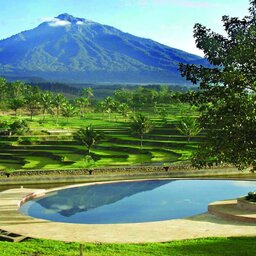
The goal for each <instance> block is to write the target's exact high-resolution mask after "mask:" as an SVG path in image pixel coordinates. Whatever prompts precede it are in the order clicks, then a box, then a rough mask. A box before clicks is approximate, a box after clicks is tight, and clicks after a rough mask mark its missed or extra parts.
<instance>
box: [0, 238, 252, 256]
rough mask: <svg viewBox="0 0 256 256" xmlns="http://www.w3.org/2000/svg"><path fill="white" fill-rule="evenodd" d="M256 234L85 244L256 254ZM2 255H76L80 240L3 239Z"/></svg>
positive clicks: (100, 249) (207, 254) (181, 253)
mask: <svg viewBox="0 0 256 256" xmlns="http://www.w3.org/2000/svg"><path fill="white" fill-rule="evenodd" d="M255 241H256V237H252V238H248V237H241V238H208V239H195V240H185V241H175V242H168V243H147V244H84V255H86V256H87V255H88V256H90V255H91V256H108V255H109V256H115V255H125V256H146V255H155V256H161V255H162V256H164V255H165V256H171V255H172V256H186V255H189V256H253V255H255V250H256V243H255ZM0 255H1V256H20V255H24V256H25V255H27V256H75V255H79V244H78V243H64V242H58V241H50V240H37V239H30V240H27V241H24V242H21V243H9V242H0Z"/></svg>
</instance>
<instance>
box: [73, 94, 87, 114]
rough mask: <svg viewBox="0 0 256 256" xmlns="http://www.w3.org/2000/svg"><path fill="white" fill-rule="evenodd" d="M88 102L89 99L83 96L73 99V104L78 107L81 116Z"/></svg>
mask: <svg viewBox="0 0 256 256" xmlns="http://www.w3.org/2000/svg"><path fill="white" fill-rule="evenodd" d="M89 103H90V102H89V99H88V98H84V97H80V98H77V99H76V100H75V105H76V107H77V108H78V109H79V112H80V116H81V117H84V115H85V109H86V108H87V107H88V106H89Z"/></svg>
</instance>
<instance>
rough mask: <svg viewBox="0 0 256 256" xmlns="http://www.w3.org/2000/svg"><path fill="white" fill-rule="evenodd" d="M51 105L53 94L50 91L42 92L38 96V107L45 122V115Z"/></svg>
mask: <svg viewBox="0 0 256 256" xmlns="http://www.w3.org/2000/svg"><path fill="white" fill-rule="evenodd" d="M52 104H53V94H52V92H50V91H44V92H42V93H41V94H40V105H41V108H42V111H43V116H44V118H43V119H44V120H45V114H46V112H47V111H49V109H50V108H51V106H52Z"/></svg>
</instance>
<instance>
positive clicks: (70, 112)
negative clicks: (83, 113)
mask: <svg viewBox="0 0 256 256" xmlns="http://www.w3.org/2000/svg"><path fill="white" fill-rule="evenodd" d="M75 114H76V108H75V106H73V105H72V104H70V103H67V104H65V105H63V106H62V115H63V116H65V117H66V118H67V122H68V119H69V118H70V117H72V116H74V115H75Z"/></svg>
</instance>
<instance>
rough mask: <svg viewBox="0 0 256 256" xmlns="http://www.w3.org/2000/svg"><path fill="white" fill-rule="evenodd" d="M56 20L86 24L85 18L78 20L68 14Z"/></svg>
mask: <svg viewBox="0 0 256 256" xmlns="http://www.w3.org/2000/svg"><path fill="white" fill-rule="evenodd" d="M56 19H59V20H64V21H68V22H70V23H77V22H85V19H83V18H76V17H74V16H72V15H70V14H68V13H62V14H60V15H58V16H57V17H56Z"/></svg>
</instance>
